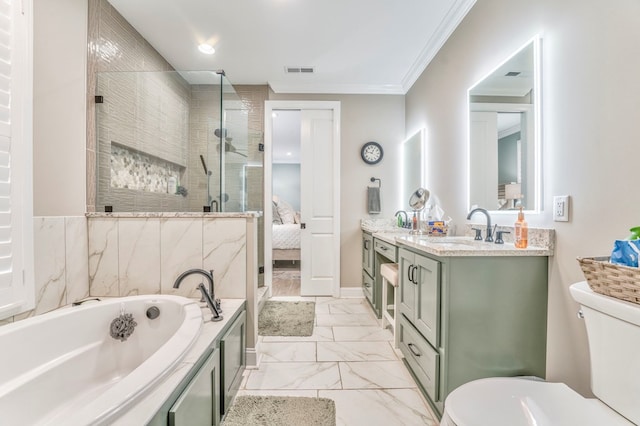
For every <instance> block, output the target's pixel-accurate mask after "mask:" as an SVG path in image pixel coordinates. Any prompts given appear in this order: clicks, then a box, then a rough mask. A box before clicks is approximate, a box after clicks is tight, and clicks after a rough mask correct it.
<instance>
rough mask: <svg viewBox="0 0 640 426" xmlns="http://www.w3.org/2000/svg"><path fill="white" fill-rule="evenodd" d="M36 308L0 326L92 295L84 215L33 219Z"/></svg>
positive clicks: (8, 319)
mask: <svg viewBox="0 0 640 426" xmlns="http://www.w3.org/2000/svg"><path fill="white" fill-rule="evenodd" d="M33 234H34V235H33V239H34V269H35V271H34V272H35V273H34V279H35V297H36V305H35V308H34V309H33V310H31V311H28V312H24V313H22V314H19V315H16V316H14V317H10V318H7V319H4V320H2V321H0V325H3V324H7V323H10V322H13V321H18V320H21V319H24V318H28V317H32V316H34V315H39V314H43V313H46V312H49V311H52V310H54V309H57V308H59V307H61V306H64V305H67V304H69V303H72V302H74V301H76V300H80V299H83V298H85V297H87V296H89V284H88V282H87V276H88V275H89V273H88V267H87V261H86V259H87V257H88V244H87V219H86V218H85V217H84V216H37V217H34V218H33Z"/></svg>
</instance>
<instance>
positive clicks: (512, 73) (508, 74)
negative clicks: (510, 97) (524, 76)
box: [504, 71, 521, 77]
mask: <svg viewBox="0 0 640 426" xmlns="http://www.w3.org/2000/svg"><path fill="white" fill-rule="evenodd" d="M520 74H521V73H520V71H509V72H508V73H506V74H505V75H504V76H505V77H517V76H519V75H520Z"/></svg>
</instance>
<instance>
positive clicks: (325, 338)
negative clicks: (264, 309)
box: [260, 326, 333, 343]
mask: <svg viewBox="0 0 640 426" xmlns="http://www.w3.org/2000/svg"><path fill="white" fill-rule="evenodd" d="M260 339H262V342H264V343H269V342H332V341H333V329H332V328H331V327H317V326H316V327H313V334H312V335H311V336H260Z"/></svg>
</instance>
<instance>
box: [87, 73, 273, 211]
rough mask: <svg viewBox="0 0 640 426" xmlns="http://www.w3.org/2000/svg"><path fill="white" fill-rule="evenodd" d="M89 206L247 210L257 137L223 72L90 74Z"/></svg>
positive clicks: (258, 163) (103, 208) (256, 163)
mask: <svg viewBox="0 0 640 426" xmlns="http://www.w3.org/2000/svg"><path fill="white" fill-rule="evenodd" d="M95 101H96V108H95V111H96V144H97V146H96V154H97V155H96V159H97V160H96V161H97V165H96V166H97V167H96V174H97V179H96V211H98V212H101V211H113V212H203V211H212V212H216V211H218V212H240V211H247V210H250V208H249V207H251V206H250V204H251V203H250V202H248V199H247V194H248V193H249V192H250V191H248V187H247V185H249V184H250V180H251V173H250V171H251V170H254V169H255V168H256V167H257V168H260V169H261V167H262V155H261V152H259V151H258V148H257V146H258V144H259V143H260V142H261V135H260V134H251V132H250V131H249V122H248V111H247V109H246V108H245V107H244V106H243V102H242V101H241V100H240V98H239V96H238V95H237V93H236V91H235V90H234V88H233V86H232V85H231V83H230V82H229V81H228V79H227V77H226V76H225V74H224V72H223V71H161V72H101V73H98V74H97V76H96V98H95Z"/></svg>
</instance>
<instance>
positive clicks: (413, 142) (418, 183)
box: [400, 129, 425, 210]
mask: <svg viewBox="0 0 640 426" xmlns="http://www.w3.org/2000/svg"><path fill="white" fill-rule="evenodd" d="M423 144H424V129H422V130H419V131H417V132H416V133H414V134H413V135H411V136H409V137H408V138H407V139H406V140H405V141H404V142H403V143H402V181H401V182H400V194H401V195H400V196H401V197H402V199H401V200H400V201H401V206H402V209H403V210H407V209H409V210H410V207H409V198H410V197H411V195H412V194H413V193H414V192H415V190H416V188H421V187H423V186H424V183H425V182H424V154H423V151H424V149H423Z"/></svg>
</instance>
